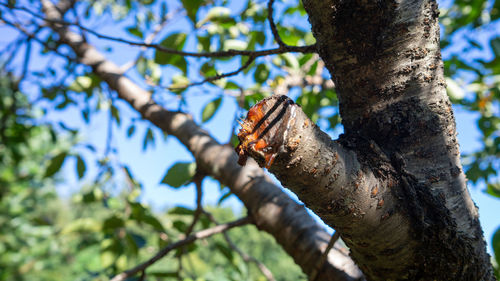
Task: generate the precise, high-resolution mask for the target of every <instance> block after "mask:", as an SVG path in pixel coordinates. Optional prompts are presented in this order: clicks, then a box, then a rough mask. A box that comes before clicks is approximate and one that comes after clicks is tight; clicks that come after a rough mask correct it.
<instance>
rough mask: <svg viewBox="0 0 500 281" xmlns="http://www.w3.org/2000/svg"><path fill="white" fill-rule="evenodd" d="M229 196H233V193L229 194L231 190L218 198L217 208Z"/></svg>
mask: <svg viewBox="0 0 500 281" xmlns="http://www.w3.org/2000/svg"><path fill="white" fill-rule="evenodd" d="M231 195H233V193H232V192H231V190H229V191H227V192H226V193H224V195H222V196H221V197H220V198H219V201H217V206H220V204H222V202H224V201H225V200H226V199H227V198H229V197H230V196H231Z"/></svg>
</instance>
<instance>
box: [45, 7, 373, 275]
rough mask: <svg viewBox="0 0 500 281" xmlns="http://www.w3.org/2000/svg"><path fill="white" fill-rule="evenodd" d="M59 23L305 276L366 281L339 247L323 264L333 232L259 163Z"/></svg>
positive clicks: (88, 61)
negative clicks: (158, 99)
mask: <svg viewBox="0 0 500 281" xmlns="http://www.w3.org/2000/svg"><path fill="white" fill-rule="evenodd" d="M61 2H65V1H61ZM42 4H43V9H44V13H45V14H46V16H47V18H48V19H50V20H55V22H57V20H60V19H61V18H62V15H61V14H60V12H59V11H58V10H57V9H55V6H54V5H53V4H52V3H51V2H50V1H49V0H44V1H42ZM55 22H50V23H49V25H50V27H51V28H53V29H54V31H56V32H57V33H58V35H59V37H60V41H61V42H62V43H64V44H67V45H68V46H69V47H71V48H72V49H73V51H74V52H75V53H76V54H77V56H78V58H79V60H80V61H81V62H82V63H83V64H85V65H88V66H91V67H92V69H93V71H94V73H95V74H96V75H97V76H99V77H100V78H101V79H102V80H103V81H105V82H106V83H107V84H108V85H109V86H110V87H111V88H112V89H114V90H115V91H116V92H117V93H118V96H119V98H121V99H122V100H125V101H126V102H128V103H129V104H130V105H131V106H132V107H133V108H134V109H135V110H137V111H138V112H140V114H141V115H142V116H143V118H145V119H147V120H149V121H151V122H152V123H153V124H155V125H156V126H158V127H159V128H160V129H162V130H163V131H165V132H166V133H168V134H169V135H172V136H175V137H177V138H178V139H179V140H180V141H181V142H182V143H183V144H184V145H185V146H186V147H187V148H188V149H189V150H190V151H191V152H192V153H193V156H194V157H195V159H196V162H197V164H198V167H199V168H201V169H202V171H204V172H205V173H207V174H209V175H211V176H213V177H215V178H216V179H218V180H220V181H221V183H223V184H225V185H227V186H229V188H230V189H231V191H232V192H233V193H234V194H235V195H236V196H238V198H239V199H240V200H241V201H242V202H243V203H244V204H245V206H246V207H247V209H248V211H249V213H250V215H251V216H252V218H253V219H254V221H255V224H256V226H257V227H258V228H259V229H261V230H264V231H266V232H268V233H269V234H271V235H272V236H273V237H274V238H275V239H276V241H277V242H278V243H279V244H280V245H281V246H282V247H283V248H284V249H285V250H286V251H287V253H288V254H290V256H291V257H292V258H293V259H294V260H295V262H296V263H297V264H298V265H299V266H300V267H301V268H302V270H303V271H304V272H305V273H306V274H308V275H309V274H311V273H312V272H314V271H317V272H318V277H317V280H332V281H333V280H339V281H349V280H364V277H363V275H362V273H361V272H360V270H359V269H358V267H357V266H356V265H355V264H354V263H353V261H352V259H351V258H350V257H349V256H348V255H347V253H346V252H345V250H344V249H341V248H340V247H334V248H333V249H332V250H331V251H330V252H329V254H328V257H327V260H326V262H325V263H324V264H319V263H318V261H319V260H321V256H322V255H323V253H324V251H325V249H326V248H327V245H328V242H329V240H330V235H329V234H328V233H327V232H326V231H325V230H324V229H323V227H321V226H320V225H319V224H318V223H317V222H316V221H315V220H314V219H313V218H312V217H311V216H310V215H309V214H308V213H307V211H306V210H305V208H304V207H303V206H302V205H300V204H298V203H297V202H295V201H293V200H292V199H291V198H290V197H288V196H287V195H286V194H285V193H284V192H283V191H282V190H281V189H280V188H279V187H277V186H276V185H274V184H273V183H272V181H271V180H270V179H269V178H268V177H267V176H266V175H265V173H264V171H263V170H262V169H260V168H259V167H257V165H256V164H255V163H253V165H252V163H250V165H247V166H246V167H240V166H239V165H238V164H237V155H236V154H235V153H234V150H233V148H232V147H229V146H225V145H220V144H219V143H217V141H215V140H214V139H213V138H212V137H211V136H210V135H209V134H208V133H207V132H206V131H204V130H203V129H202V128H200V127H199V126H198V125H197V124H196V123H195V122H193V120H192V118H191V117H190V116H189V115H187V114H184V113H181V112H172V111H168V110H166V109H164V108H163V107H161V106H160V105H158V104H156V103H155V102H154V101H153V100H151V98H150V94H149V93H148V92H147V91H146V90H144V89H142V88H140V87H139V86H138V85H137V84H135V83H134V82H132V81H131V80H130V79H128V78H126V77H125V76H124V75H122V73H121V71H120V68H119V67H118V66H117V65H116V64H114V63H113V62H111V61H109V60H107V59H106V58H105V57H104V56H103V55H102V54H101V53H100V52H99V51H98V50H96V49H95V48H94V47H93V46H91V45H89V44H88V43H86V42H85V41H84V40H83V38H82V37H81V36H80V35H78V34H75V33H73V32H71V31H70V30H69V29H68V28H67V27H66V26H63V25H59V24H57V23H55Z"/></svg>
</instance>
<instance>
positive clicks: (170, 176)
mask: <svg viewBox="0 0 500 281" xmlns="http://www.w3.org/2000/svg"><path fill="white" fill-rule="evenodd" d="M195 173H196V163H194V162H191V163H188V162H177V163H175V164H174V165H172V167H170V169H168V172H167V173H166V174H165V176H164V177H163V179H162V180H161V183H163V184H168V185H170V186H171V187H174V188H178V187H181V186H183V185H185V184H187V183H188V182H189V181H190V180H191V178H192V177H193V176H194V174H195Z"/></svg>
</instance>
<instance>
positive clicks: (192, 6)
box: [181, 0, 203, 24]
mask: <svg viewBox="0 0 500 281" xmlns="http://www.w3.org/2000/svg"><path fill="white" fill-rule="evenodd" d="M181 2H182V6H184V9H186V12H187V15H188V17H189V19H190V20H191V21H192V22H193V24H196V13H197V12H198V10H199V8H200V6H201V4H203V0H181Z"/></svg>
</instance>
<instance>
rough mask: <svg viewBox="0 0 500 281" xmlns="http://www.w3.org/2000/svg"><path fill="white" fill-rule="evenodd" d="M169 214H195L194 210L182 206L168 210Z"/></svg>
mask: <svg viewBox="0 0 500 281" xmlns="http://www.w3.org/2000/svg"><path fill="white" fill-rule="evenodd" d="M168 214H170V215H193V214H194V211H193V210H191V209H188V208H186V207H182V206H176V207H174V208H172V209H170V210H168Z"/></svg>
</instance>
